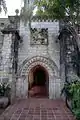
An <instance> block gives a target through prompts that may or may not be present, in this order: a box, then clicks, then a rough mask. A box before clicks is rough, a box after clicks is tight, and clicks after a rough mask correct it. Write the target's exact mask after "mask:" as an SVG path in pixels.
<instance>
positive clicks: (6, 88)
mask: <svg viewBox="0 0 80 120" xmlns="http://www.w3.org/2000/svg"><path fill="white" fill-rule="evenodd" d="M10 89H11V88H10V84H9V83H3V82H2V83H0V96H7V97H8V96H9V93H10Z"/></svg>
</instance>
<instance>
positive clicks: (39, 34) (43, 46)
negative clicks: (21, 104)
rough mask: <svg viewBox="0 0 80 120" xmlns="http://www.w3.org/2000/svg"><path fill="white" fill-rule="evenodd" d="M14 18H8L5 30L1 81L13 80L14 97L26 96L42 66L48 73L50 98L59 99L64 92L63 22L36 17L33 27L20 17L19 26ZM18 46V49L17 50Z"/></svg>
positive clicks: (45, 72)
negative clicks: (61, 45)
mask: <svg viewBox="0 0 80 120" xmlns="http://www.w3.org/2000/svg"><path fill="white" fill-rule="evenodd" d="M13 17H14V16H12V17H9V18H8V19H6V21H8V23H7V25H6V26H7V27H5V28H4V27H3V28H4V29H1V36H3V41H2V42H3V43H2V44H1V53H0V56H1V59H2V62H1V64H0V66H1V67H0V68H1V70H0V72H1V74H0V80H1V81H10V82H11V83H12V92H11V93H13V95H12V96H16V98H17V97H18V98H26V97H28V92H29V86H30V85H31V84H32V82H33V79H34V76H36V74H37V73H34V72H33V71H34V70H35V67H38V68H36V72H37V70H38V71H39V70H40V71H41V70H42V71H43V73H44V74H45V75H44V76H45V78H44V79H45V81H46V82H45V84H46V86H47V92H48V96H47V97H48V98H50V99H52V98H59V97H60V92H61V80H60V46H59V42H58V34H59V23H58V22H55V21H51V20H49V21H48V20H46V21H44V20H43V21H40V20H39V21H37V20H35V21H32V23H31V30H30V29H29V26H28V24H26V25H24V23H23V22H22V21H21V20H20V19H19V21H18V27H17V29H16V27H14V26H15V25H14V23H12V22H11V19H13ZM14 18H15V17H14ZM2 23H3V22H1V24H2ZM3 26H5V25H4V24H3ZM44 33H45V34H44ZM15 39H16V41H18V42H17V43H16V42H15ZM0 41H1V39H0ZM15 46H17V48H18V49H17V50H14V49H16V47H15ZM16 56H17V57H16ZM14 63H15V64H14ZM16 66H17V67H16ZM15 69H16V70H15ZM31 71H32V72H31ZM13 84H14V85H13Z"/></svg>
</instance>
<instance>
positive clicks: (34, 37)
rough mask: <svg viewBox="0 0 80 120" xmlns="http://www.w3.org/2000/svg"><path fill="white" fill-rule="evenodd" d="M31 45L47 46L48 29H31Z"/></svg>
mask: <svg viewBox="0 0 80 120" xmlns="http://www.w3.org/2000/svg"><path fill="white" fill-rule="evenodd" d="M30 32H31V41H30V43H31V44H32V45H35V44H36V45H38V44H39V45H48V29H47V28H46V29H45V28H31V31H30Z"/></svg>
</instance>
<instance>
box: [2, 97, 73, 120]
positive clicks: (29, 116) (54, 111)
mask: <svg viewBox="0 0 80 120" xmlns="http://www.w3.org/2000/svg"><path fill="white" fill-rule="evenodd" d="M0 120H75V119H74V117H73V115H72V113H71V112H70V111H69V110H68V109H67V107H66V106H65V103H64V101H63V100H49V99H39V98H36V99H35V98H33V99H26V100H19V101H17V102H16V103H15V104H14V105H11V106H9V107H8V108H7V109H6V110H5V111H4V113H3V114H2V115H1V116H0Z"/></svg>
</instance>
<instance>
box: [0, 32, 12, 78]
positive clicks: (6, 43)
mask: <svg viewBox="0 0 80 120" xmlns="http://www.w3.org/2000/svg"><path fill="white" fill-rule="evenodd" d="M11 37H12V35H11V34H4V38H3V45H2V48H1V51H2V53H1V56H2V60H1V67H0V69H1V70H0V77H1V80H3V79H4V80H8V79H9V68H10V65H11V64H10V56H11V44H12V39H11Z"/></svg>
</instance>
